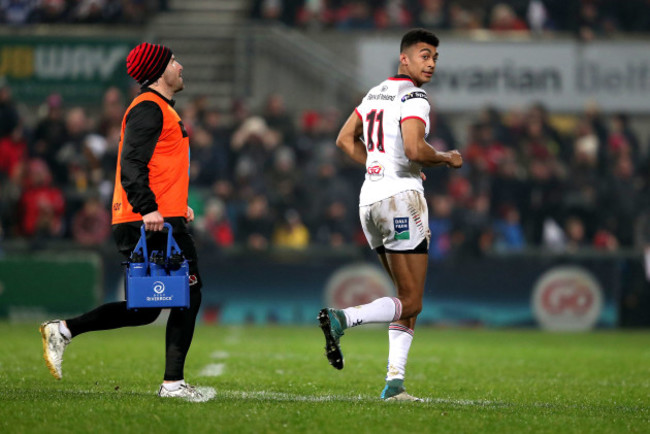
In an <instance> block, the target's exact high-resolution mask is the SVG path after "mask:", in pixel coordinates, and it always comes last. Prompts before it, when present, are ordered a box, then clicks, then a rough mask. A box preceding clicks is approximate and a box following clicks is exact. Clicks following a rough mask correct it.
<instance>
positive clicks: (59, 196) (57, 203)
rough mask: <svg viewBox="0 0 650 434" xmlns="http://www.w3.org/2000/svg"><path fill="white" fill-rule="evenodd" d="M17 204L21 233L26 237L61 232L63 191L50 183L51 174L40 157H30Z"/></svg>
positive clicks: (44, 236) (55, 235)
mask: <svg viewBox="0 0 650 434" xmlns="http://www.w3.org/2000/svg"><path fill="white" fill-rule="evenodd" d="M26 175H27V177H26V179H25V183H24V186H23V193H22V195H21V197H20V201H19V204H18V213H19V225H20V233H21V234H22V235H23V236H26V237H35V236H37V237H39V238H52V237H60V236H61V235H63V229H64V228H63V213H64V210H65V199H64V197H63V192H62V191H61V190H60V189H59V188H57V187H55V186H54V185H52V174H51V173H50V170H49V168H48V167H47V164H46V163H45V162H44V161H43V160H39V159H32V160H31V161H30V162H29V165H28V168H27V174H26Z"/></svg>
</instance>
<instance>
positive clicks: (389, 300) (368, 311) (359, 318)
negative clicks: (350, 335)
mask: <svg viewBox="0 0 650 434" xmlns="http://www.w3.org/2000/svg"><path fill="white" fill-rule="evenodd" d="M343 313H344V314H345V319H346V321H347V326H348V327H355V326H358V325H361V324H368V323H377V322H380V323H381V322H384V323H385V322H391V321H397V320H398V319H400V317H401V316H402V302H401V301H399V299H398V298H396V297H382V298H378V299H377V300H375V301H373V302H371V303H368V304H364V305H361V306H354V307H348V308H346V309H343Z"/></svg>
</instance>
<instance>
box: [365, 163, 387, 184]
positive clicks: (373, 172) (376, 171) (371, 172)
mask: <svg viewBox="0 0 650 434" xmlns="http://www.w3.org/2000/svg"><path fill="white" fill-rule="evenodd" d="M366 172H368V178H369V179H370V180H371V181H379V180H380V179H382V178H383V177H384V166H382V165H381V164H379V162H377V161H373V162H372V163H370V165H369V166H368V168H367V169H366Z"/></svg>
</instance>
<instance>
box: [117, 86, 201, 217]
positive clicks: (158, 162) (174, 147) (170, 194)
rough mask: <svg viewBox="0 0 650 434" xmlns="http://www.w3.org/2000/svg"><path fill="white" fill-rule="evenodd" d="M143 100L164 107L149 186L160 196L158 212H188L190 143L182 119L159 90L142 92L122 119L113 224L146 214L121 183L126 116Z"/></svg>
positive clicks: (176, 214) (171, 214)
mask: <svg viewBox="0 0 650 434" xmlns="http://www.w3.org/2000/svg"><path fill="white" fill-rule="evenodd" d="M142 101H153V102H155V103H156V104H158V106H159V107H160V109H161V110H162V113H163V125H162V130H161V133H160V137H159V139H158V142H157V143H156V147H155V149H154V151H153V155H152V156H151V160H149V163H148V165H147V167H148V169H149V188H150V189H151V191H152V192H153V194H154V195H155V196H156V204H157V205H158V212H159V213H160V214H162V216H163V217H183V216H185V215H186V214H187V190H188V186H189V166H190V151H189V148H190V142H189V138H188V137H187V134H186V133H185V130H184V127H183V124H182V123H181V118H180V116H178V113H176V111H175V110H174V108H173V107H172V106H171V105H169V103H168V102H167V101H166V100H165V99H163V98H162V97H161V96H159V95H157V94H156V93H155V92H144V93H142V94H140V95H138V96H137V97H136V98H135V99H134V100H133V102H132V103H131V105H130V106H129V107H128V108H127V109H126V113H125V114H124V118H123V119H122V133H121V135H120V147H119V151H118V154H117V170H116V173H115V190H114V191H113V219H112V224H118V223H126V222H134V221H141V220H142V215H140V214H138V213H136V212H134V211H133V206H131V204H130V203H129V201H128V200H127V196H126V192H125V191H124V188H123V187H122V183H121V167H120V166H121V165H120V161H121V158H122V145H123V143H124V130H125V128H126V119H127V117H128V115H129V112H130V111H131V109H132V108H133V107H135V106H136V105H137V104H139V103H141V102H142Z"/></svg>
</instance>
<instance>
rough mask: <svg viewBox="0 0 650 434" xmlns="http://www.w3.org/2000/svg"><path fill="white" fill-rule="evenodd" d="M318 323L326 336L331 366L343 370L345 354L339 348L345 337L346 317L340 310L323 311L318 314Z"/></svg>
mask: <svg viewBox="0 0 650 434" xmlns="http://www.w3.org/2000/svg"><path fill="white" fill-rule="evenodd" d="M318 322H319V323H320V328H321V330H323V334H324V335H325V355H326V356H327V360H328V361H329V362H330V365H332V366H334V367H335V368H336V369H343V364H344V361H343V353H342V352H341V347H340V346H339V338H340V337H341V336H343V334H344V333H343V329H344V328H345V315H343V312H341V311H340V310H338V309H329V308H325V309H321V311H320V312H318Z"/></svg>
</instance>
